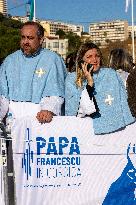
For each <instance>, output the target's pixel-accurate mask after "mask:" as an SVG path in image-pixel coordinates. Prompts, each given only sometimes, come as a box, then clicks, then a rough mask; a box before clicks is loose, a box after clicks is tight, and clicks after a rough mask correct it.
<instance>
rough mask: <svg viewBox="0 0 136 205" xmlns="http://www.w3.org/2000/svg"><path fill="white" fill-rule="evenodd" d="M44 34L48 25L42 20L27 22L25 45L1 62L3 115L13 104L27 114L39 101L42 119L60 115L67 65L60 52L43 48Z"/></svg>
mask: <svg viewBox="0 0 136 205" xmlns="http://www.w3.org/2000/svg"><path fill="white" fill-rule="evenodd" d="M43 37H44V29H43V27H42V26H41V25H40V24H38V23H36V22H26V23H25V24H24V25H23V26H22V28H21V41H20V46H21V49H20V50H18V51H16V52H14V53H13V54H11V55H9V56H8V57H7V58H6V59H5V61H4V62H3V64H2V65H1V69H0V110H1V112H0V117H1V118H3V117H4V116H5V115H6V113H7V111H8V110H9V112H10V107H11V111H13V110H14V111H15V112H17V111H18V110H20V108H21V109H22V111H23V113H24V115H26V116H27V115H28V113H29V112H30V113H33V111H32V110H33V108H34V109H35V107H36V106H37V105H38V106H40V110H39V112H37V114H36V117H37V119H38V120H39V122H41V123H45V122H50V121H51V120H52V118H53V115H60V112H61V105H62V103H63V98H64V78H65V75H66V70H65V65H64V62H63V61H62V59H61V58H60V57H59V56H58V55H57V54H56V53H54V52H52V51H49V50H47V49H43V48H42V43H43ZM26 108H27V109H26ZM38 109H39V108H38ZM38 109H37V108H36V109H35V110H38ZM20 113H21V112H18V114H20ZM34 113H35V112H34Z"/></svg>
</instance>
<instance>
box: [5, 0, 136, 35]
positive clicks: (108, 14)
mask: <svg viewBox="0 0 136 205" xmlns="http://www.w3.org/2000/svg"><path fill="white" fill-rule="evenodd" d="M35 1H36V17H37V18H39V19H41V20H56V21H63V22H68V23H72V24H81V25H83V26H84V27H85V31H87V32H88V26H89V23H93V22H100V21H112V20H127V21H128V23H129V24H130V25H131V4H130V5H129V8H128V12H125V5H126V0H35ZM26 2H27V0H8V9H9V11H8V12H9V14H11V15H12V16H25V15H26V6H25V5H23V4H25V3H26ZM21 4H22V6H21ZM19 5H20V6H19ZM134 22H136V0H134Z"/></svg>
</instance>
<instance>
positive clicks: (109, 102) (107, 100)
mask: <svg viewBox="0 0 136 205" xmlns="http://www.w3.org/2000/svg"><path fill="white" fill-rule="evenodd" d="M113 100H114V98H112V97H111V95H108V97H107V98H106V99H105V103H107V104H108V105H111V104H112V101H113Z"/></svg>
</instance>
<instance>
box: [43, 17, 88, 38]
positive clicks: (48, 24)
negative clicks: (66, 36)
mask: <svg viewBox="0 0 136 205" xmlns="http://www.w3.org/2000/svg"><path fill="white" fill-rule="evenodd" d="M40 24H41V25H42V26H43V27H44V29H45V30H46V33H47V36H55V34H56V32H57V31H58V30H60V29H61V30H63V31H64V32H66V33H67V32H70V31H71V32H73V33H76V34H77V35H79V36H81V33H82V32H83V31H84V28H83V26H82V25H74V24H68V23H64V22H59V21H44V20H42V21H40Z"/></svg>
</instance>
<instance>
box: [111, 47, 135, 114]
mask: <svg viewBox="0 0 136 205" xmlns="http://www.w3.org/2000/svg"><path fill="white" fill-rule="evenodd" d="M109 67H112V68H114V69H115V70H116V71H117V72H118V74H119V75H120V76H121V78H122V80H123V82H124V84H125V87H126V89H127V95H128V104H129V107H130V110H131V113H132V115H133V116H134V117H136V69H135V64H134V63H133V58H132V56H131V55H130V54H129V53H128V52H126V51H125V50H124V49H121V48H116V49H113V50H112V51H111V52H110V56H109Z"/></svg>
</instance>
